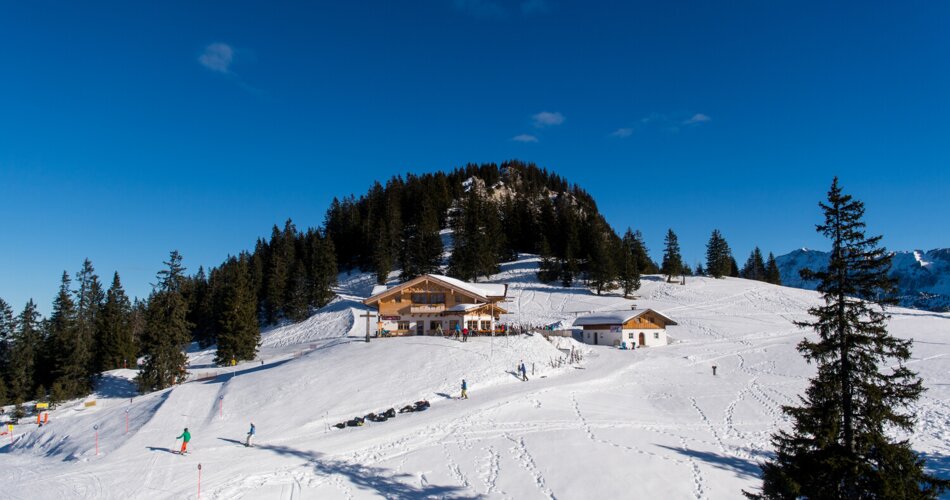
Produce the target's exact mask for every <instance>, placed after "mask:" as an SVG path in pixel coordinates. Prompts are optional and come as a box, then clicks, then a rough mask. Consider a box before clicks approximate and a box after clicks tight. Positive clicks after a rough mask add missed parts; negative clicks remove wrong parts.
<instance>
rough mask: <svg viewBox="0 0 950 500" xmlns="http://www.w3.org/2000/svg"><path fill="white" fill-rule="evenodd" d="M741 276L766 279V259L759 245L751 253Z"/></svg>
mask: <svg viewBox="0 0 950 500" xmlns="http://www.w3.org/2000/svg"><path fill="white" fill-rule="evenodd" d="M739 276H741V277H743V278H745V279H747V280H756V281H765V261H763V260H762V251H761V250H759V247H755V249H753V250H752V253H750V254H749V258H748V259H747V260H746V261H745V265H744V266H742V271H740V272H739Z"/></svg>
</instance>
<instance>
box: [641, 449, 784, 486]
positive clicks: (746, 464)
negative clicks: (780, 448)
mask: <svg viewBox="0 0 950 500" xmlns="http://www.w3.org/2000/svg"><path fill="white" fill-rule="evenodd" d="M656 446H659V447H660V448H666V449H667V450H672V451H675V452H677V453H679V454H681V455H685V456H687V457H690V458H693V459H696V460H699V461H700V462H704V463H707V464H709V465H711V466H713V467H715V468H717V469H722V470H725V471H729V472H733V473H735V474H736V475H737V476H739V477H743V478H758V477H760V476H761V474H762V470H761V469H760V468H759V464H758V463H757V462H756V461H754V460H751V459H746V458H739V457H735V456H729V455H720V454H719V453H713V452H710V451H698V450H690V449H686V448H676V447H673V446H665V445H662V444H658V445H656ZM764 458H765V457H764V456H763V459H764Z"/></svg>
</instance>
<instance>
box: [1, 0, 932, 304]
mask: <svg viewBox="0 0 950 500" xmlns="http://www.w3.org/2000/svg"><path fill="white" fill-rule="evenodd" d="M948 33H950V3H948V2H936V1H934V2H915V1H908V2H890V1H871V2H819V1H815V2H800V1H795V2H792V1H768V2H762V1H759V0H754V1H745V2H744V1H735V2H705V1H704V2H683V1H654V2H626V1H617V2H589V1H585V2H581V1H568V0H414V1H402V2H397V1H392V0H389V1H380V2H297V1H291V2H279V1H267V2H263V1H257V2H241V1H226V2H225V1H200V2H195V1H179V2H174V1H162V2H126V1H121V2H120V1H115V2H95V1H90V2H66V1H62V2H46V1H42V0H34V1H29V2H13V1H0V211H2V214H3V219H2V220H3V230H2V233H0V234H2V235H3V236H2V244H0V297H3V298H5V299H6V300H7V301H8V302H11V303H12V305H13V306H14V308H15V309H17V310H19V309H21V308H22V307H23V304H24V303H25V301H26V300H27V299H28V298H30V297H33V298H34V299H35V300H36V301H37V302H38V303H39V304H40V307H41V310H42V311H43V312H44V313H48V312H49V308H50V302H51V300H52V297H53V296H54V294H55V290H56V288H57V286H58V281H59V277H60V274H61V273H62V271H63V270H68V271H69V272H70V274H74V273H75V272H76V271H77V270H78V269H79V268H80V265H81V263H82V260H83V258H85V257H88V258H90V259H91V260H92V262H93V264H94V265H95V266H96V269H97V271H98V272H99V274H100V276H102V277H103V281H106V282H108V281H109V280H110V278H111V275H112V272H113V271H115V270H118V271H119V273H120V274H121V276H122V278H123V280H124V282H125V285H126V287H127V290H128V291H129V293H130V294H131V295H137V296H140V297H144V296H146V295H147V294H148V292H149V290H150V283H152V282H154V275H155V272H156V271H157V270H159V269H160V268H161V267H162V264H161V262H162V260H164V259H165V258H166V257H167V255H168V252H169V251H170V250H172V249H179V250H180V251H181V252H182V254H183V255H184V257H185V264H186V265H187V266H188V267H189V270H190V271H195V270H197V268H198V266H199V265H205V266H212V265H216V264H218V263H220V262H221V261H222V260H223V259H224V258H225V257H226V256H227V255H228V254H235V253H237V252H239V251H240V250H242V249H249V248H251V247H252V246H253V243H254V241H255V239H256V238H257V237H258V236H262V235H268V234H269V232H270V227H271V226H272V225H273V224H275V223H282V222H283V221H284V220H285V219H286V218H288V217H291V218H293V219H294V221H295V222H296V223H297V225H298V227H300V228H304V227H308V226H315V225H320V224H321V223H322V222H323V216H324V213H325V210H326V207H327V205H328V203H329V202H330V200H331V199H332V198H333V197H334V196H343V195H347V194H350V193H356V194H361V193H363V192H365V191H366V189H367V188H368V187H369V185H370V184H371V182H372V181H373V180H377V179H378V180H385V179H387V178H389V177H390V176H392V175H394V174H400V173H405V172H432V171H436V170H442V169H451V168H453V167H455V166H459V165H463V164H465V163H467V162H489V161H494V162H500V161H503V160H506V159H512V158H518V159H522V160H526V161H533V162H535V163H537V164H539V165H541V166H544V167H547V168H549V169H551V170H554V171H556V172H558V173H560V174H561V175H563V176H564V177H566V178H567V179H568V180H570V181H572V182H576V183H578V184H579V185H581V186H582V187H583V188H585V189H587V190H588V191H589V192H591V194H593V196H594V197H595V199H596V200H597V201H598V204H599V206H600V208H601V210H602V211H603V213H604V214H605V216H606V217H607V220H608V221H609V222H610V223H611V224H612V225H613V226H614V227H615V228H616V229H617V230H618V231H623V230H624V229H625V228H626V227H627V226H632V227H634V228H640V229H642V230H643V232H644V234H645V236H646V239H647V243H648V245H649V247H650V249H651V252H652V254H653V256H654V258H656V259H659V258H660V251H661V250H662V248H661V246H662V238H663V235H664V234H665V232H666V229H667V228H670V227H672V228H673V229H674V230H675V231H676V232H677V233H678V234H679V237H680V242H681V244H682V246H683V253H684V257H685V258H686V260H687V262H689V263H691V264H695V263H696V262H698V261H700V260H701V259H702V258H703V255H704V246H705V242H706V240H707V239H708V237H709V233H710V231H711V230H712V229H713V228H719V229H721V230H722V232H723V234H724V236H725V237H726V239H727V240H728V241H729V243H730V244H731V246H732V248H733V250H734V252H735V254H736V258H737V260H739V261H740V263H741V262H742V261H743V260H744V259H745V257H746V256H747V255H748V253H749V251H750V250H751V249H752V247H753V246H754V245H759V246H761V247H762V248H763V250H765V251H774V252H775V253H776V255H778V254H782V253H786V252H788V251H791V250H793V249H795V248H798V247H802V246H810V247H816V248H823V247H824V246H825V245H824V242H823V241H821V239H819V237H818V236H817V235H816V234H815V233H814V224H815V223H817V222H819V221H820V213H819V211H818V209H817V206H816V204H817V202H818V201H819V199H821V198H822V197H823V196H824V193H825V192H826V191H827V188H828V187H829V185H830V183H831V179H832V177H833V176H834V175H838V176H840V177H841V180H842V184H843V186H844V187H845V189H846V191H848V192H851V193H852V194H854V195H856V196H857V197H858V198H859V199H862V200H864V201H865V202H866V203H867V207H868V216H867V220H868V223H869V225H870V229H871V230H872V231H874V232H879V233H883V234H884V235H885V243H886V245H887V246H888V247H889V248H892V249H905V250H908V249H915V248H920V249H930V248H935V247H947V246H950V222H948V221H950V217H948V214H950V173H948V163H950V119H948V117H950V36H948Z"/></svg>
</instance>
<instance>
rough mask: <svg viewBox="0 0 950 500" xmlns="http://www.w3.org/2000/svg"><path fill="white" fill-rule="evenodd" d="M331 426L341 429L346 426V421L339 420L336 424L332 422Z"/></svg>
mask: <svg viewBox="0 0 950 500" xmlns="http://www.w3.org/2000/svg"><path fill="white" fill-rule="evenodd" d="M333 427H336V428H337V429H342V428H344V427H346V422H340V423H338V424H333Z"/></svg>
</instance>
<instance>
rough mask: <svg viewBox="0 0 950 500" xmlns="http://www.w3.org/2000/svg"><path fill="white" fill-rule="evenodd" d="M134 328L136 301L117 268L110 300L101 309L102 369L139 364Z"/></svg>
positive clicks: (100, 350) (109, 291)
mask: <svg viewBox="0 0 950 500" xmlns="http://www.w3.org/2000/svg"><path fill="white" fill-rule="evenodd" d="M132 328H133V325H132V303H131V302H130V301H129V298H128V297H127V296H126V295H125V290H124V289H123V288H122V282H121V280H120V279H119V273H118V272H116V273H115V274H114V275H113V276H112V285H111V286H110V287H109V290H108V291H106V300H105V302H104V303H103V304H102V307H101V308H100V309H99V316H98V331H99V332H100V338H101V339H102V342H101V344H100V349H99V351H98V354H99V356H98V360H97V361H98V370H99V371H100V372H101V371H105V370H112V369H114V368H127V367H134V366H135V359H136V355H137V353H138V348H137V347H136V342H135V337H134V336H133V331H132Z"/></svg>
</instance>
